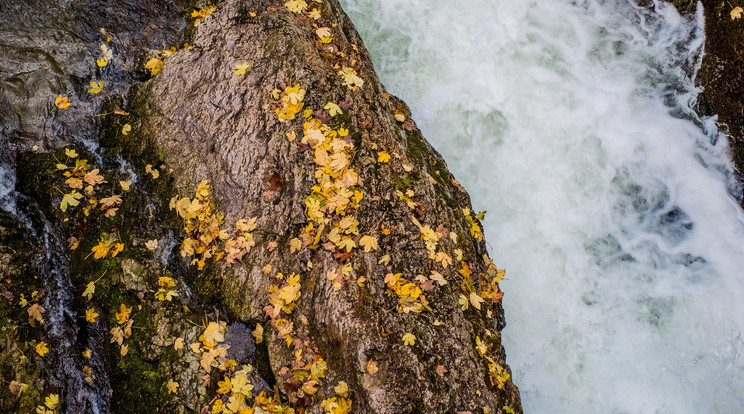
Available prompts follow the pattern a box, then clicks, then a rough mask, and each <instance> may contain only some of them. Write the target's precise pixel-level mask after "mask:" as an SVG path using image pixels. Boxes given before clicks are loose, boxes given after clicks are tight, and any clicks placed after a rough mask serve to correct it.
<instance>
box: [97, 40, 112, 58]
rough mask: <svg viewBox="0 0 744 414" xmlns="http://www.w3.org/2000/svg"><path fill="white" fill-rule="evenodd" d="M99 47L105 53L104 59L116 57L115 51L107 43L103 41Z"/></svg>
mask: <svg viewBox="0 0 744 414" xmlns="http://www.w3.org/2000/svg"><path fill="white" fill-rule="evenodd" d="M99 48H100V49H101V53H103V58H104V59H106V60H111V59H113V58H114V52H113V51H112V50H111V48H110V47H108V46H106V44H104V43H101V44H100V45H99Z"/></svg>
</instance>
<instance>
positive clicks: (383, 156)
mask: <svg viewBox="0 0 744 414" xmlns="http://www.w3.org/2000/svg"><path fill="white" fill-rule="evenodd" d="M389 161H390V154H388V153H387V152H385V151H380V152H378V153H377V162H382V163H386V162H389Z"/></svg>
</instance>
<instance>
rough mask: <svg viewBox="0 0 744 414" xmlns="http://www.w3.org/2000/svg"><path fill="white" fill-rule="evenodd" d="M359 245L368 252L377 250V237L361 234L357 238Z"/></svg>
mask: <svg viewBox="0 0 744 414" xmlns="http://www.w3.org/2000/svg"><path fill="white" fill-rule="evenodd" d="M359 245H360V246H362V247H364V251H365V252H368V253H369V252H371V251H372V250H378V247H377V238H375V237H373V236H362V238H361V239H359Z"/></svg>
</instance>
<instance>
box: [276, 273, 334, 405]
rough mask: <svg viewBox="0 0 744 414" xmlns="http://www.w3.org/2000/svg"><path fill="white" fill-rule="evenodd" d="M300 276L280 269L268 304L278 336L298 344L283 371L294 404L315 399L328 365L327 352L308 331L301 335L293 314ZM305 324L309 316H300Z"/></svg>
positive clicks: (292, 344) (297, 297) (290, 344)
mask: <svg viewBox="0 0 744 414" xmlns="http://www.w3.org/2000/svg"><path fill="white" fill-rule="evenodd" d="M300 289H301V285H300V276H299V275H298V274H296V273H292V274H290V275H289V276H285V275H283V274H282V273H277V274H276V275H275V276H274V277H273V282H272V284H271V286H270V287H269V305H267V306H266V307H265V308H264V311H265V313H266V315H267V316H268V317H269V319H270V320H271V326H272V327H273V329H274V331H275V332H276V333H277V338H278V339H283V340H284V341H285V342H286V344H287V347H294V352H293V354H292V355H293V356H294V359H293V360H292V362H291V363H290V365H288V366H285V367H284V368H282V369H281V370H280V371H279V373H278V374H279V376H280V377H282V379H283V380H284V382H283V386H284V388H285V390H286V391H287V395H288V397H289V402H290V403H291V404H292V405H293V406H294V407H307V406H310V405H312V404H313V403H314V397H313V396H314V395H315V393H317V391H318V386H320V385H321V384H322V381H321V380H322V378H324V377H325V372H326V370H327V369H328V367H327V365H326V363H325V361H324V360H323V355H322V354H321V353H320V352H319V351H318V349H317V347H316V346H315V344H313V343H312V341H311V340H310V337H309V336H307V335H298V334H297V332H296V331H295V326H294V322H292V319H291V318H290V315H291V314H292V313H293V312H294V310H295V309H296V308H297V300H298V299H299V298H300V296H301V290H300ZM300 319H301V320H302V321H303V323H304V324H307V318H305V317H304V316H303V317H300Z"/></svg>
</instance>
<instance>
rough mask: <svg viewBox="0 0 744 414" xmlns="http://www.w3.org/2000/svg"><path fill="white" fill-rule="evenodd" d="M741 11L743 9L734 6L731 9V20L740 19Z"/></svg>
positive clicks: (743, 10)
mask: <svg viewBox="0 0 744 414" xmlns="http://www.w3.org/2000/svg"><path fill="white" fill-rule="evenodd" d="M742 12H744V9H742V8H741V7H738V6H737V7H734V9H733V10H731V20H736V19H740V18H741V13H742Z"/></svg>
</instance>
